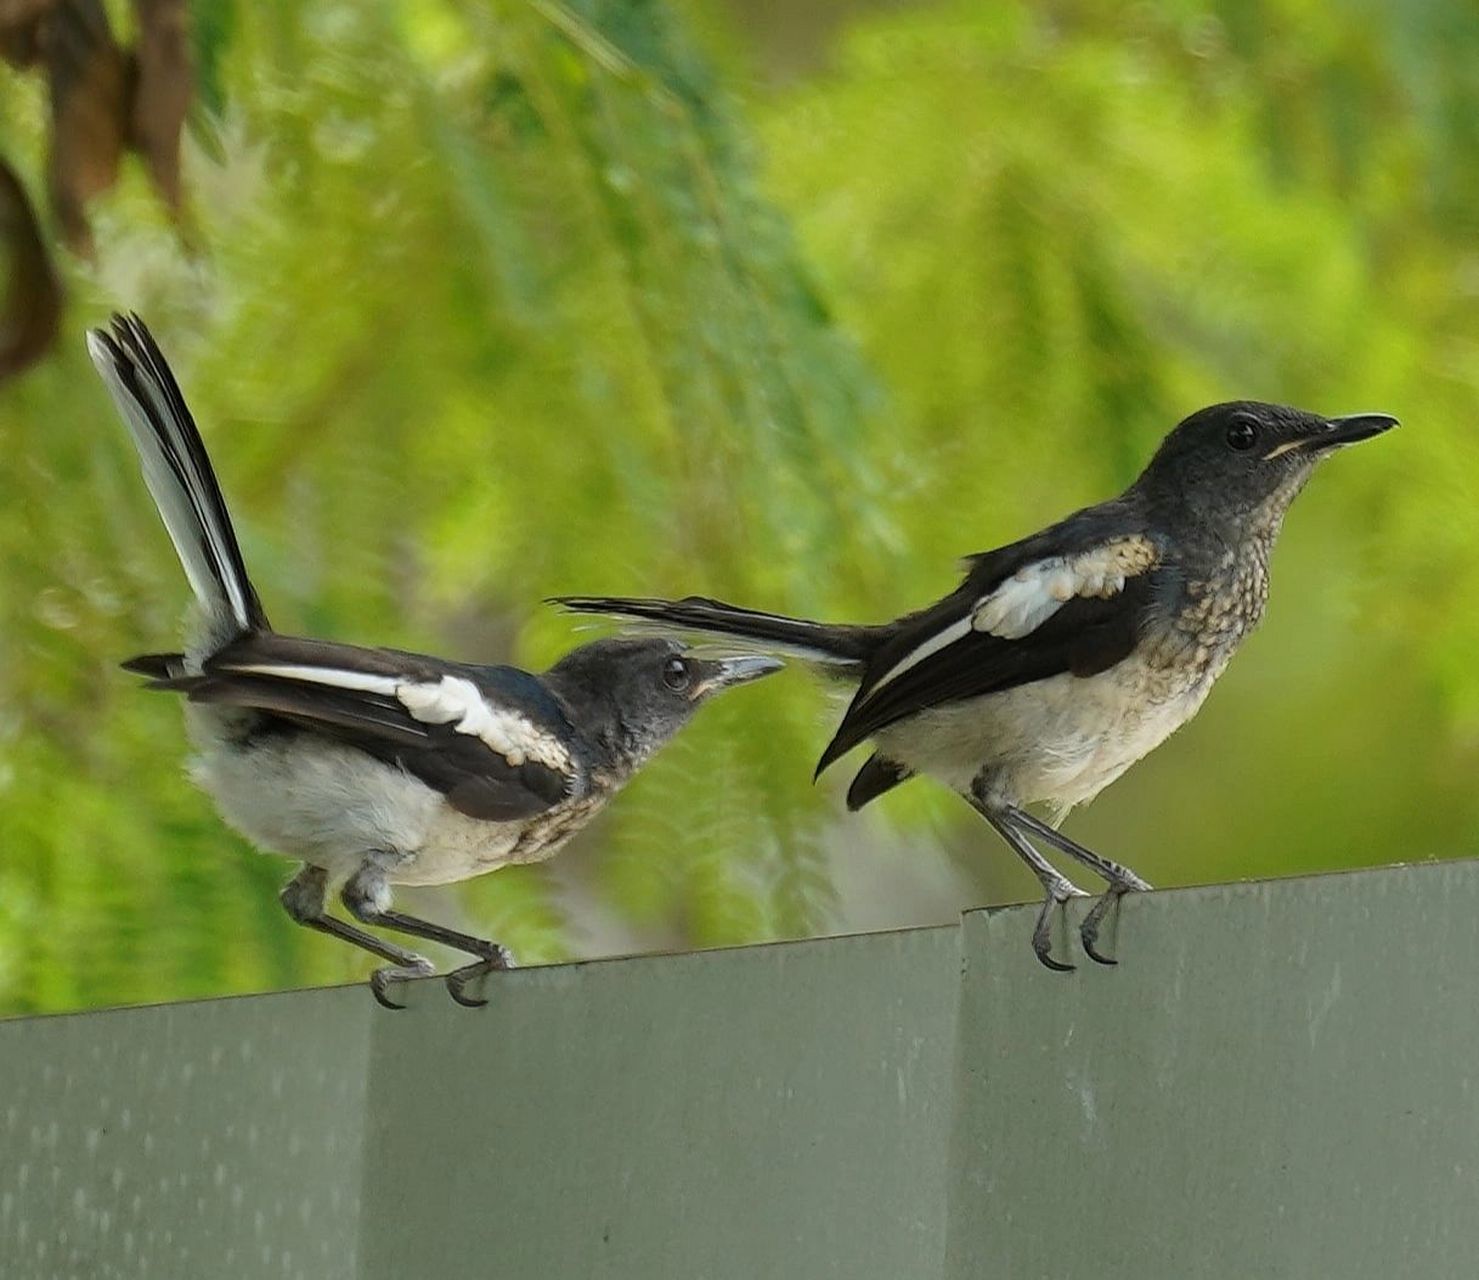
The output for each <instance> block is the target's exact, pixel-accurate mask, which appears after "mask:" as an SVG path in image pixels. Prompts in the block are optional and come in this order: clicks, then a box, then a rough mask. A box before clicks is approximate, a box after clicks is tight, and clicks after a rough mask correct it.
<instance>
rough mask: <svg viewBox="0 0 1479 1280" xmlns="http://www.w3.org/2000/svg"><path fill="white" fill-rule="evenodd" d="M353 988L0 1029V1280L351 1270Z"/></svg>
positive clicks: (328, 1277) (323, 1274)
mask: <svg viewBox="0 0 1479 1280" xmlns="http://www.w3.org/2000/svg"><path fill="white" fill-rule="evenodd" d="M373 1012H374V1011H373V1010H372V1009H371V1008H370V1007H369V1006H368V1002H367V998H366V994H365V992H364V991H363V990H359V989H357V990H338V991H313V992H301V993H297V994H294V995H284V996H264V997H259V998H254V999H249V1000H219V1001H210V1002H206V1003H201V1004H179V1005H170V1006H165V1007H160V1008H149V1009H131V1010H120V1011H116V1012H109V1013H94V1014H84V1015H77V1016H71V1017H58V1018H41V1019H32V1020H25V1021H15V1022H4V1023H0V1277H4V1280H33V1278H34V1280H71V1278H75V1280H109V1278H112V1277H117V1278H119V1280H122V1278H124V1277H127V1278H129V1280H133V1278H134V1277H137V1278H138V1280H228V1278H229V1280H238V1278H240V1277H258V1276H261V1277H268V1276H271V1277H277V1278H278V1280H288V1278H291V1277H302V1278H303V1280H341V1278H343V1280H349V1278H350V1277H353V1276H355V1275H356V1258H355V1247H356V1224H357V1222H358V1219H359V1189H360V1180H361V1173H362V1162H361V1141H360V1138H361V1133H362V1130H361V1121H362V1117H363V1115H364V1110H365V1067H366V1063H367V1061H368V1053H367V1049H368V1039H367V1030H368V1027H369V1023H370V1019H371V1016H372V1014H373Z"/></svg>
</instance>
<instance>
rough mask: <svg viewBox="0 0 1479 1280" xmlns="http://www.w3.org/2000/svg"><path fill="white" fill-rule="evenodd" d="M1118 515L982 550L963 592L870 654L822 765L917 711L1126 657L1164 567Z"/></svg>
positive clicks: (1085, 672) (1161, 583) (1083, 672)
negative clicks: (990, 549) (862, 675)
mask: <svg viewBox="0 0 1479 1280" xmlns="http://www.w3.org/2000/svg"><path fill="white" fill-rule="evenodd" d="M1114 514H1116V513H1113V512H1110V513H1109V515H1110V516H1111V517H1112V516H1113V515H1114ZM1116 524H1117V522H1116V521H1114V520H1112V519H1108V520H1106V519H1105V518H1104V516H1099V517H1098V518H1096V519H1095V520H1094V521H1093V522H1092V524H1091V523H1089V522H1088V521H1084V522H1083V523H1082V524H1081V525H1080V526H1078V527H1074V525H1073V522H1072V518H1070V521H1066V522H1064V524H1063V525H1060V526H1058V527H1057V528H1056V529H1053V530H1048V531H1046V532H1045V533H1043V534H1039V535H1037V536H1036V537H1034V538H1032V539H1029V540H1027V541H1025V542H1021V543H1017V544H1014V545H1013V546H1011V547H1005V548H1002V549H1001V550H999V551H995V552H989V553H987V554H985V555H982V556H977V557H974V558H973V559H972V561H971V564H972V569H971V571H970V573H969V575H968V576H967V578H966V580H965V581H964V582H963V583H962V584H961V586H960V588H959V589H958V590H957V591H955V592H954V593H953V594H952V595H950V596H948V597H946V598H945V599H944V600H942V601H941V602H940V603H939V604H937V605H935V606H934V607H933V608H931V609H928V610H926V611H924V612H923V613H920V614H917V615H915V616H914V617H913V618H910V619H907V620H906V622H905V624H904V625H903V626H901V627H900V628H899V630H898V633H897V634H896V635H895V636H894V637H892V638H891V640H890V642H889V644H888V645H886V646H884V647H883V648H881V649H879V651H878V652H877V653H876V654H874V655H873V658H872V660H871V661H870V663H869V665H868V670H867V673H866V675H865V677H864V679H863V682H862V684H861V685H860V686H859V688H858V691H857V694H856V695H855V696H854V698H853V700H852V703H851V705H850V706H849V707H848V710H847V714H846V715H845V716H844V717H843V720H842V723H841V724H840V725H839V726H838V729H837V733H836V735H835V736H834V737H833V739H832V741H831V742H830V743H829V744H828V745H827V749H826V751H824V752H823V753H822V758H821V760H820V762H819V763H818V765H817V772H819V773H820V772H821V771H822V770H823V769H825V768H826V767H827V766H828V765H829V764H831V763H832V762H833V761H834V760H836V759H838V757H840V756H842V755H843V754H845V753H846V752H847V751H849V750H851V749H852V748H853V747H855V746H856V745H857V744H858V743H860V742H862V741H864V740H865V739H866V738H869V737H871V736H872V735H873V734H875V733H877V732H878V731H879V730H880V729H884V728H887V727H888V726H889V725H891V724H895V723H897V722H898V721H900V720H903V719H905V718H907V717H909V716H911V715H914V714H915V713H917V712H920V711H924V710H927V709H929V708H931V707H938V706H942V705H944V704H946V703H950V702H958V701H962V700H965V699H968V698H975V697H980V696H982V695H985V694H990V693H998V692H1001V691H1003V690H1006V689H1010V688H1014V687H1016V686H1018V685H1022V684H1029V683H1031V682H1033V681H1036V680H1044V679H1047V678H1048V677H1050V676H1055V675H1061V674H1063V673H1065V672H1067V673H1071V674H1073V675H1078V676H1089V675H1093V674H1095V673H1097V672H1100V671H1104V670H1107V669H1108V668H1109V667H1112V666H1114V665H1115V664H1116V663H1117V662H1119V661H1121V660H1122V659H1123V658H1124V657H1126V656H1127V655H1128V654H1129V653H1130V651H1131V650H1132V649H1133V648H1134V646H1135V641H1136V638H1137V636H1138V634H1139V629H1140V625H1141V622H1142V619H1143V616H1144V611H1145V609H1146V607H1147V605H1148V604H1149V603H1150V601H1151V599H1152V598H1153V595H1154V593H1155V592H1156V591H1157V590H1162V589H1164V588H1165V586H1166V575H1165V573H1164V571H1163V566H1162V564H1161V557H1160V555H1159V553H1158V551H1157V549H1156V547H1155V546H1154V544H1153V543H1152V542H1151V541H1150V540H1149V539H1147V538H1146V537H1144V536H1143V535H1141V534H1139V533H1136V532H1132V531H1129V530H1127V529H1125V528H1124V527H1123V526H1122V525H1121V526H1120V527H1116Z"/></svg>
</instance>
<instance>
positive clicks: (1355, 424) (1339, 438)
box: [1309, 413, 1397, 452]
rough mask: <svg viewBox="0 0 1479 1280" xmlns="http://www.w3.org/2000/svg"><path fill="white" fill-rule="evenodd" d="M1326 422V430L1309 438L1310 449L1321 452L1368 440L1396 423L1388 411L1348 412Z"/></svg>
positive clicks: (1388, 429)
mask: <svg viewBox="0 0 1479 1280" xmlns="http://www.w3.org/2000/svg"><path fill="white" fill-rule="evenodd" d="M1326 423H1327V426H1326V430H1325V431H1324V432H1323V433H1322V434H1320V435H1317V436H1314V437H1312V438H1311V440H1310V444H1309V447H1310V449H1312V450H1314V451H1321V452H1322V451H1324V450H1326V449H1339V448H1342V447H1343V446H1345V445H1348V444H1358V443H1359V442H1360V441H1362V440H1370V439H1371V437H1372V436H1379V435H1381V433H1382V432H1383V431H1390V430H1391V429H1392V428H1393V427H1395V426H1396V425H1397V419H1396V418H1394V417H1392V415H1391V414H1389V413H1349V414H1346V416H1345V417H1343V418H1327V419H1326Z"/></svg>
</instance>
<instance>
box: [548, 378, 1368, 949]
mask: <svg viewBox="0 0 1479 1280" xmlns="http://www.w3.org/2000/svg"><path fill="white" fill-rule="evenodd" d="M1396 425H1397V420H1396V419H1395V418H1393V417H1391V416H1389V415H1388V414H1384V413H1359V414H1352V415H1348V416H1345V417H1336V418H1326V417H1322V416H1320V415H1319V414H1315V413H1307V412H1304V411H1303V410H1300V409H1293V408H1289V407H1287V406H1285V405H1277V404H1263V403H1259V402H1256V401H1237V402H1232V403H1228V404H1217V405H1212V406H1210V407H1209V408H1206V409H1202V410H1201V411H1199V412H1197V413H1194V414H1192V415H1191V416H1190V417H1189V418H1187V419H1186V420H1185V421H1183V422H1182V423H1180V424H1179V425H1178V426H1177V427H1176V428H1175V429H1174V430H1173V431H1171V433H1170V434H1169V435H1168V436H1167V437H1166V439H1165V440H1164V441H1163V442H1162V444H1161V446H1160V448H1159V449H1158V450H1157V451H1156V453H1155V455H1154V457H1152V458H1151V460H1150V462H1149V464H1148V465H1147V466H1146V468H1145V470H1144V471H1143V472H1142V473H1141V474H1140V476H1139V478H1137V479H1136V480H1135V482H1134V483H1133V484H1131V485H1130V487H1129V488H1128V489H1126V490H1125V492H1124V493H1122V494H1120V495H1119V496H1118V497H1116V498H1111V499H1109V500H1108V501H1106V502H1101V503H1099V504H1098V505H1097V506H1092V507H1087V508H1085V509H1083V510H1081V511H1078V512H1075V513H1074V514H1072V515H1070V516H1068V517H1067V518H1065V519H1063V520H1060V521H1059V522H1058V523H1056V524H1053V525H1050V526H1049V527H1048V528H1046V529H1044V530H1042V531H1041V532H1039V533H1035V534H1033V535H1032V536H1030V537H1027V538H1023V539H1022V540H1021V541H1019V542H1014V543H1011V544H1010V545H1008V546H1004V547H999V548H997V549H996V550H994V551H986V552H982V553H980V554H978V555H973V556H971V557H969V560H968V562H967V563H968V571H967V573H966V576H965V580H964V581H963V582H962V583H961V584H960V586H959V587H958V588H956V590H954V591H952V592H951V593H950V594H949V595H948V596H946V597H945V598H944V599H943V600H940V601H938V602H936V603H934V604H932V605H929V606H927V607H926V608H923V609H920V610H919V611H917V612H915V613H911V614H907V615H906V616H904V617H902V618H898V619H896V620H894V621H892V622H884V623H877V624H865V625H858V626H848V625H833V624H829V623H823V622H812V621H806V620H803V619H799V618H791V617H786V616H784V615H781V614H774V613H764V612H759V611H756V610H752V609H744V608H739V607H737V606H734V605H730V604H725V603H723V602H721V601H718V600H711V599H706V598H702V597H696V596H694V597H689V598H687V599H684V600H659V599H641V598H633V597H620V596H562V597H557V598H556V599H555V600H554V603H557V604H561V605H564V606H565V607H566V608H569V609H572V610H575V611H577V612H582V613H596V614H614V615H617V616H620V617H624V618H628V619H637V620H641V621H645V622H657V623H661V624H663V625H664V626H666V627H676V628H681V629H684V630H685V631H687V632H688V633H690V634H691V633H694V632H698V633H707V634H717V635H721V636H724V637H726V638H728V639H731V640H734V641H742V642H745V643H748V644H749V645H751V646H752V649H753V651H758V652H763V653H785V654H788V655H791V656H794V657H798V658H800V659H802V660H804V661H808V662H812V663H816V664H820V665H823V666H825V667H827V668H830V669H831V670H832V671H833V672H835V673H837V674H838V675H840V676H841V677H843V678H845V679H847V680H849V681H852V682H855V684H856V686H857V687H856V692H855V693H854V694H853V698H852V701H851V703H850V705H849V706H848V708H847V712H846V714H845V715H844V716H843V718H842V722H841V724H840V725H839V726H838V728H837V732H836V733H835V735H834V736H833V738H832V740H831V742H829V743H828V744H827V747H826V749H825V750H824V751H823V752H822V756H821V760H820V762H819V763H818V765H817V773H818V774H820V773H821V772H822V770H824V769H826V768H827V767H828V766H829V765H831V764H832V763H833V762H835V761H836V760H838V759H839V758H840V757H841V756H843V755H845V754H846V753H847V752H849V751H851V750H852V749H853V748H854V747H857V746H859V745H860V744H862V743H863V742H865V741H871V742H872V744H873V754H872V755H870V756H869V758H868V759H867V761H866V762H865V763H864V764H863V766H862V768H861V769H859V771H858V773H857V775H856V776H855V777H854V778H853V781H852V785H851V786H850V787H849V788H848V792H847V806H848V808H849V809H853V810H856V809H860V808H862V807H863V806H864V805H865V804H868V803H869V802H870V801H872V800H875V799H877V798H878V797H879V796H881V795H883V794H884V792H886V791H889V790H892V789H893V788H894V787H897V786H899V785H900V784H901V783H904V782H906V781H908V780H909V779H910V778H912V777H914V776H915V775H917V774H928V775H930V776H932V777H934V778H936V779H937V780H939V781H940V782H943V783H944V784H945V785H947V786H949V787H951V788H952V789H953V790H955V791H957V792H958V793H959V794H960V795H961V796H963V797H964V799H965V800H966V802H967V803H968V804H970V805H971V806H972V807H973V808H974V809H975V810H976V811H977V812H978V813H979V814H980V815H981V816H982V817H983V818H985V820H986V821H987V822H988V823H989V824H990V825H991V826H992V827H993V828H994V829H995V830H996V832H997V833H998V834H999V835H1000V836H1001V838H1002V839H1003V840H1005V841H1006V843H1007V844H1008V845H1009V846H1010V847H1011V848H1012V849H1013V850H1014V851H1015V852H1016V853H1017V855H1018V856H1019V857H1021V858H1022V860H1023V861H1024V862H1026V863H1027V865H1028V866H1029V867H1030V868H1031V870H1032V872H1033V874H1034V875H1035V876H1036V877H1037V879H1038V881H1039V882H1040V883H1041V885H1042V887H1043V891H1044V899H1043V905H1042V910H1041V911H1040V912H1039V914H1038V917H1037V923H1036V926H1035V928H1034V930H1033V934H1032V947H1033V950H1034V951H1035V952H1036V954H1037V957H1038V959H1039V960H1041V961H1042V962H1043V964H1045V965H1047V966H1048V967H1049V968H1051V969H1059V970H1066V969H1071V968H1073V966H1072V965H1071V964H1069V963H1067V962H1065V961H1062V960H1058V959H1055V958H1054V957H1053V955H1052V919H1053V914H1054V911H1055V908H1058V907H1063V906H1064V905H1066V903H1067V902H1068V901H1069V899H1071V898H1075V897H1086V896H1087V895H1086V894H1084V892H1083V891H1082V890H1081V889H1079V888H1078V887H1077V886H1076V885H1075V884H1074V883H1073V882H1072V881H1071V880H1069V879H1068V878H1067V877H1066V876H1065V875H1063V874H1062V872H1060V871H1059V870H1058V869H1057V868H1056V867H1054V866H1053V865H1052V863H1050V862H1049V861H1048V859H1047V858H1046V857H1045V856H1044V854H1043V853H1042V850H1041V848H1040V847H1039V846H1045V847H1047V848H1049V849H1052V850H1054V851H1056V852H1058V853H1059V854H1062V855H1065V856H1067V857H1069V858H1071V859H1073V860H1074V861H1076V862H1078V863H1081V864H1082V865H1084V866H1086V867H1088V868H1089V869H1090V870H1091V871H1092V872H1094V873H1095V874H1096V875H1098V876H1099V877H1101V878H1102V879H1103V880H1104V881H1105V882H1106V884H1107V890H1106V892H1105V893H1104V894H1103V895H1102V896H1101V897H1100V899H1099V901H1098V902H1096V903H1095V904H1094V905H1093V906H1092V907H1091V908H1090V909H1089V911H1088V912H1087V913H1086V914H1085V916H1084V919H1083V921H1082V923H1081V925H1080V928H1079V934H1080V938H1081V941H1082V945H1083V948H1084V951H1085V953H1086V954H1087V955H1088V956H1089V957H1090V958H1091V959H1093V960H1096V961H1099V962H1100V963H1102V964H1112V963H1114V960H1113V959H1112V958H1111V957H1110V956H1107V955H1106V954H1104V952H1103V950H1102V949H1101V947H1100V945H1099V931H1100V927H1101V925H1102V923H1103V920H1104V917H1105V915H1106V913H1107V912H1108V910H1109V909H1110V907H1111V906H1112V905H1113V904H1114V903H1115V902H1117V901H1118V900H1119V898H1120V896H1121V895H1123V894H1125V893H1127V892H1133V891H1138V890H1143V889H1148V888H1149V887H1150V886H1149V885H1148V884H1147V883H1146V882H1145V881H1144V880H1142V879H1141V878H1140V877H1139V876H1137V875H1136V874H1135V873H1134V872H1133V871H1131V870H1130V869H1129V868H1127V867H1125V866H1122V865H1121V864H1120V863H1118V862H1114V861H1111V860H1110V859H1108V858H1105V857H1102V856H1101V855H1099V854H1097V853H1095V852H1094V851H1093V850H1091V849H1088V848H1085V847H1084V846H1083V845H1082V844H1079V843H1078V842H1077V841H1075V840H1072V839H1070V838H1069V837H1068V836H1066V835H1064V834H1063V833H1062V832H1061V831H1059V830H1058V827H1057V823H1058V822H1059V821H1061V820H1062V818H1063V817H1064V816H1065V815H1066V814H1067V813H1068V811H1069V810H1071V809H1072V808H1074V807H1075V806H1076V805H1081V804H1085V803H1087V802H1088V801H1089V800H1092V799H1093V798H1094V797H1095V796H1096V795H1098V794H1099V792H1100V791H1102V790H1103V789H1104V788H1105V787H1107V786H1108V785H1109V784H1110V783H1111V782H1113V781H1114V780H1115V779H1116V778H1118V777H1119V776H1120V775H1121V774H1122V773H1124V772H1125V770H1126V769H1128V768H1129V767H1130V766H1131V765H1132V764H1134V763H1135V762H1136V761H1137V760H1139V759H1140V758H1141V757H1142V756H1144V755H1145V754H1146V753H1147V752H1149V751H1151V750H1152V749H1154V748H1155V747H1157V746H1159V745H1160V744H1161V743H1162V742H1164V741H1165V740H1166V738H1167V737H1169V736H1170V735H1171V734H1172V733H1173V732H1174V731H1175V730H1176V729H1178V728H1180V727H1181V726H1182V725H1183V724H1185V723H1186V722H1187V721H1188V720H1190V719H1191V718H1192V716H1194V715H1195V714H1196V712H1197V710H1198V709H1199V708H1200V707H1201V705H1202V702H1203V700H1204V699H1205V698H1206V696H1207V693H1208V691H1209V690H1210V689H1211V688H1212V684H1213V682H1214V681H1215V680H1216V679H1217V677H1218V676H1219V675H1221V674H1222V671H1223V669H1224V668H1225V667H1226V666H1227V664H1228V661H1229V659H1231V657H1232V655H1233V654H1234V653H1235V652H1236V651H1237V648H1238V646H1239V645H1240V644H1241V643H1242V642H1243V640H1244V639H1245V638H1246V637H1247V635H1248V634H1249V633H1250V632H1251V631H1252V630H1253V629H1254V627H1256V626H1257V625H1258V622H1259V620H1260V619H1261V618H1262V616H1263V611H1264V605H1265V602H1266V600H1267V598H1268V567H1269V555H1270V553H1271V552H1272V550H1273V546H1274V542H1275V540H1276V539H1277V537H1278V534H1279V530H1280V528H1281V527H1282V525H1283V522H1284V516H1285V513H1286V512H1287V511H1288V509H1289V504H1290V503H1291V502H1293V500H1294V498H1295V497H1296V496H1297V495H1298V493H1299V491H1300V490H1301V489H1302V488H1303V487H1304V485H1305V482H1306V481H1307V480H1308V479H1309V478H1310V475H1311V474H1312V473H1313V472H1314V470H1315V468H1316V466H1318V465H1319V463H1320V462H1321V461H1322V460H1323V459H1325V458H1328V457H1330V456H1331V455H1332V454H1333V453H1335V452H1337V451H1338V450H1340V449H1342V448H1344V447H1346V446H1348V445H1352V444H1355V443H1357V442H1358V441H1361V440H1367V439H1370V438H1371V437H1373V436H1376V435H1379V434H1381V433H1382V432H1384V431H1386V430H1388V429H1389V428H1391V427H1394V426H1396ZM1033 804H1041V805H1045V806H1046V807H1048V808H1049V809H1050V810H1051V811H1052V813H1053V815H1054V818H1055V821H1053V822H1048V821H1044V820H1043V819H1041V818H1039V817H1037V816H1036V815H1034V814H1033V813H1032V812H1030V811H1029V809H1028V807H1027V806H1029V805H1033Z"/></svg>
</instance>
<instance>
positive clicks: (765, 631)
mask: <svg viewBox="0 0 1479 1280" xmlns="http://www.w3.org/2000/svg"><path fill="white" fill-rule="evenodd" d="M549 603H551V604H558V605H562V606H564V607H565V608H566V609H570V610H572V611H573V612H575V613H599V614H613V615H615V616H617V617H620V618H629V619H632V620H635V621H637V622H641V623H650V624H654V625H662V626H666V627H672V628H677V629H679V630H682V631H697V632H702V633H704V634H705V635H719V636H723V637H725V639H726V641H729V642H732V643H735V642H737V643H738V644H740V645H743V646H744V647H745V648H748V649H753V650H755V651H757V652H761V653H766V654H773V653H783V654H786V655H789V656H791V657H795V658H799V659H801V660H802V661H803V662H815V663H821V664H824V665H827V666H833V667H844V668H856V667H860V666H862V664H863V663H864V662H865V661H866V660H867V658H868V655H869V654H871V653H872V651H873V649H874V647H875V644H876V641H875V639H874V633H875V631H876V628H874V627H840V626H831V625H829V624H827V623H824V622H809V621H807V620H806V619H804V618H788V617H786V616H785V615H784V614H779V613H761V612H760V611H758V610H756V609H742V608H740V607H739V606H738V605H732V604H725V603H724V602H723V601H722V600H710V599H707V598H705V597H703V596H688V597H686V598H685V599H683V600H654V599H640V598H635V597H629V596H556V597H554V598H553V599H551V600H550V602H549Z"/></svg>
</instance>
